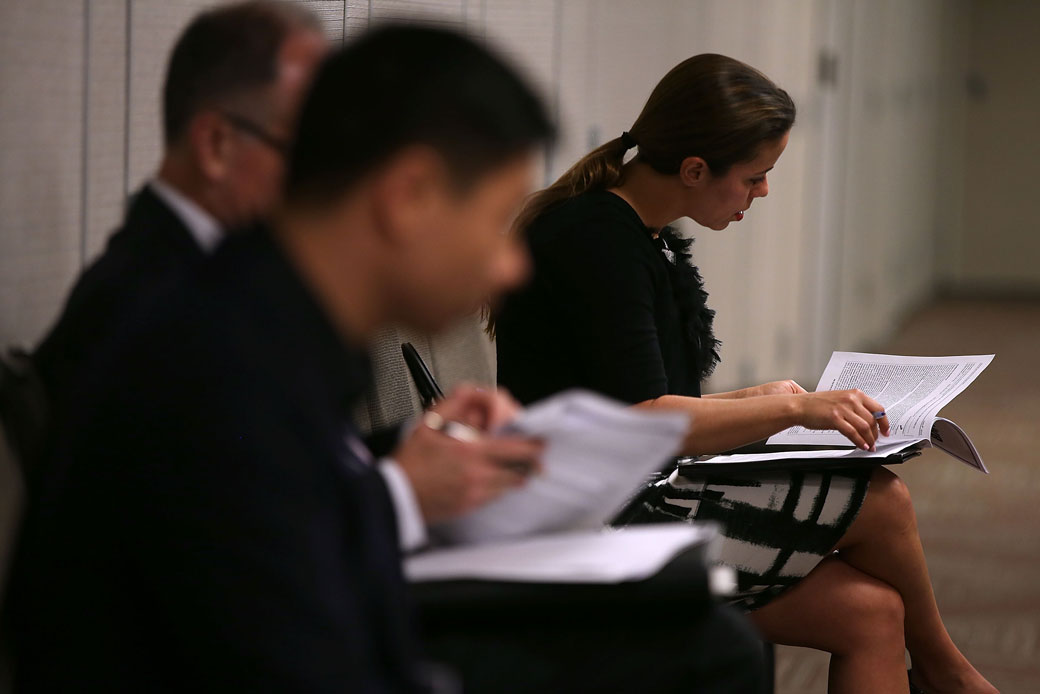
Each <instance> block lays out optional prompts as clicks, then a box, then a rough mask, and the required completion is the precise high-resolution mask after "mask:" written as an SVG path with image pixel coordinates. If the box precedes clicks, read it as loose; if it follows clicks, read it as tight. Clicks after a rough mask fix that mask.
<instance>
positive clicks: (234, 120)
mask: <svg viewBox="0 0 1040 694" xmlns="http://www.w3.org/2000/svg"><path fill="white" fill-rule="evenodd" d="M220 115H222V116H224V118H226V119H227V121H228V122H229V123H231V125H232V126H234V127H235V128H236V129H238V130H241V131H242V132H244V133H245V134H247V135H249V136H250V137H253V138H255V139H257V140H259V141H260V142H262V143H264V144H265V145H267V146H268V147H270V148H271V149H273V150H274V151H276V152H278V153H279V154H281V155H283V156H284V155H286V154H288V153H289V143H288V142H287V141H286V140H283V139H282V138H280V137H278V136H276V135H272V134H271V133H269V132H268V131H267V130H265V129H264V128H262V127H261V126H260V125H258V124H256V123H254V122H253V121H251V120H250V119H248V118H246V117H245V116H240V115H238V114H237V113H231V112H230V111H221V112H220Z"/></svg>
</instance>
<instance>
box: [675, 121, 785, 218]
mask: <svg viewBox="0 0 1040 694" xmlns="http://www.w3.org/2000/svg"><path fill="white" fill-rule="evenodd" d="M789 134H790V133H785V134H784V136H783V137H781V138H780V139H778V140H770V141H767V142H765V143H764V144H763V145H762V147H761V149H759V152H758V155H757V156H756V157H755V158H754V159H753V160H751V161H748V162H742V163H738V164H734V165H733V166H731V167H730V169H729V171H727V172H726V173H725V174H724V175H722V176H713V175H711V173H708V174H707V179H706V180H705V182H704V185H703V186H698V187H697V189H696V193H695V197H694V200H693V207H694V209H693V210H691V214H690V215H689V217H690V218H691V219H693V221H695V222H697V223H698V224H700V225H701V226H705V227H708V228H709V229H714V230H716V231H721V230H723V229H725V228H726V227H727V226H729V224H730V222H739V221H740V220H741V219H743V218H744V213H745V212H746V211H747V209H748V208H749V207H751V203H752V202H754V200H755V198H764V197H765V196H766V195H768V194H769V182H768V181H767V179H766V176H767V174H768V173H769V171H770V170H771V169H772V168H773V167H774V166H775V165H776V162H777V160H778V159H779V158H780V155H781V154H783V152H784V148H785V147H787V138H788V135H789Z"/></svg>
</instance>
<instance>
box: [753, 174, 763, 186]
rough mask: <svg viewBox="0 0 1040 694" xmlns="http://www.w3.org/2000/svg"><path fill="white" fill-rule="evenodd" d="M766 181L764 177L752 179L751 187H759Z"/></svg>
mask: <svg viewBox="0 0 1040 694" xmlns="http://www.w3.org/2000/svg"><path fill="white" fill-rule="evenodd" d="M764 180H766V177H765V176H762V177H760V178H752V179H751V185H753V186H757V185H758V184H759V183H761V182H762V181H764Z"/></svg>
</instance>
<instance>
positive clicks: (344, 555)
mask: <svg viewBox="0 0 1040 694" xmlns="http://www.w3.org/2000/svg"><path fill="white" fill-rule="evenodd" d="M551 133H552V127H551V125H550V123H549V120H548V118H547V115H546V113H545V111H544V108H543V107H542V105H541V104H540V103H539V101H538V100H537V98H536V97H535V96H534V95H533V93H532V92H531V91H530V90H529V89H528V88H527V87H526V86H525V85H524V84H523V83H522V82H521V81H520V80H519V79H518V78H517V77H516V75H515V74H514V73H513V72H512V71H511V70H509V69H508V68H507V67H506V66H505V65H504V64H503V63H501V62H500V61H499V60H498V59H497V58H495V57H494V56H493V55H491V54H490V53H488V52H487V51H486V50H485V49H484V48H482V47H480V46H479V45H477V44H476V43H474V42H472V41H470V40H469V39H466V38H463V37H461V36H458V35H456V34H453V33H450V32H445V31H441V30H433V29H420V28H415V27H395V26H388V27H384V28H382V29H379V30H376V31H373V32H370V33H369V34H367V35H365V36H364V37H363V38H361V39H359V40H358V41H356V42H355V43H353V44H351V45H350V46H349V47H347V48H346V49H345V50H343V51H342V52H339V53H337V54H335V55H334V56H332V57H331V58H330V59H329V60H328V61H327V62H326V63H325V64H324V66H323V67H322V68H321V70H320V71H319V73H318V76H317V78H316V81H315V84H314V87H313V91H312V92H311V94H310V96H309V97H308V99H307V102H306V105H305V107H304V109H303V112H302V115H301V117H300V122H299V135H298V136H297V140H296V142H295V145H294V147H293V150H292V154H291V157H290V162H289V167H288V171H287V179H286V194H285V196H284V200H283V203H282V204H281V205H280V206H279V207H278V209H277V210H276V212H275V214H274V215H273V217H272V220H271V222H270V223H269V224H266V225H262V226H259V227H257V228H254V229H252V230H251V232H250V233H246V234H235V235H231V236H230V237H229V239H228V241H227V242H226V243H225V244H224V245H223V246H222V247H221V248H220V249H219V250H218V251H217V252H216V254H215V255H214V257H213V258H212V260H211V261H210V262H209V263H208V264H207V265H206V267H205V268H204V269H203V271H202V272H201V274H200V276H199V278H198V281H197V282H193V283H191V285H190V286H189V287H187V288H182V289H181V290H180V291H177V292H170V293H169V295H168V296H167V297H164V299H165V300H161V301H156V302H153V303H152V304H150V305H149V307H148V308H147V310H142V311H140V312H138V313H137V314H135V317H134V326H135V329H134V330H133V331H131V332H127V333H125V334H124V335H123V336H122V338H121V339H117V340H115V341H113V342H112V343H110V344H109V345H107V346H106V347H105V348H104V349H103V350H102V353H100V354H99V355H98V357H97V359H96V361H95V362H94V363H95V366H94V368H93V369H92V370H91V374H90V382H89V387H87V388H85V389H84V391H83V392H84V400H83V402H81V403H80V408H78V416H77V417H76V418H74V419H73V420H72V421H71V422H70V426H69V428H68V431H67V435H66V437H65V438H64V439H63V442H62V448H61V451H60V454H59V455H58V456H57V457H56V460H55V465H54V466H53V467H52V468H51V469H50V470H49V471H48V472H49V474H48V478H47V479H46V480H44V483H43V484H42V486H41V490H40V499H39V501H40V503H38V504H37V505H36V506H35V508H34V510H33V513H32V514H31V516H30V518H29V520H28V523H27V527H26V532H25V539H24V542H23V551H22V554H21V556H20V562H19V565H18V571H17V573H16V575H15V589H16V590H17V591H18V592H17V602H16V603H15V604H16V607H17V611H18V616H19V617H20V619H18V621H17V626H18V639H17V641H16V643H17V645H18V653H17V655H18V656H19V661H18V666H19V670H18V678H19V683H20V684H21V685H22V686H23V687H24V688H26V689H41V690H55V691H62V690H67V689H76V688H80V687H83V686H87V687H97V688H101V689H104V690H105V691H133V692H138V691H185V690H197V689H213V690H221V691H225V690H236V691H287V692H289V691H291V692H326V691H328V692H333V691H336V692H348V691H349V692H410V691H422V690H424V689H426V688H427V687H428V685H429V680H428V678H427V677H426V676H425V674H424V672H423V669H422V668H421V666H420V662H421V655H420V653H419V648H418V646H417V643H416V638H415V635H414V633H413V629H412V626H411V618H410V608H409V599H408V594H407V590H406V586H405V582H404V579H403V576H402V573H401V556H400V541H399V540H400V538H399V532H400V529H399V527H398V523H397V520H396V518H395V513H394V509H393V504H392V502H391V492H390V490H389V489H388V483H387V480H386V479H385V477H384V476H383V475H381V474H380V473H379V471H378V470H377V469H376V466H375V465H373V461H372V459H371V456H370V454H369V453H368V451H367V450H366V448H365V447H364V445H363V444H362V443H361V441H360V439H359V436H358V432H357V429H356V427H355V425H354V423H353V422H352V421H351V417H350V405H351V403H352V402H353V401H355V400H356V399H357V398H358V397H359V396H360V395H361V393H362V391H363V390H364V388H365V387H366V385H367V383H368V381H369V368H368V362H367V359H366V357H365V353H364V346H365V343H366V341H367V340H368V339H369V338H371V336H372V335H373V333H374V332H375V331H376V330H377V329H378V328H380V327H381V326H384V325H387V324H390V323H403V324H406V325H409V326H412V327H414V328H419V329H423V330H434V329H437V328H439V327H443V326H444V325H446V324H447V323H448V322H449V321H451V320H452V319H454V318H457V317H458V316H460V315H462V314H464V313H467V312H469V311H471V310H473V308H474V307H476V306H478V305H479V304H480V303H481V302H482V301H484V300H485V299H486V298H487V297H489V296H494V295H496V294H499V293H501V292H503V291H505V290H506V289H508V288H510V287H513V286H516V285H517V284H518V283H519V282H521V281H522V280H523V279H524V278H525V276H526V274H527V270H528V260H527V257H526V255H525V252H524V251H523V249H522V246H521V245H520V243H519V242H518V240H517V239H516V238H515V237H514V236H512V235H510V234H507V233H506V231H507V229H508V227H509V224H510V222H511V220H512V219H513V217H514V215H515V213H516V211H517V209H518V207H519V206H520V204H521V202H522V201H523V199H524V197H525V196H526V194H527V193H528V192H529V189H530V186H531V183H532V179H533V175H534V169H535V166H534V160H535V158H534V154H535V152H536V150H537V148H538V147H539V146H540V145H541V144H542V143H544V142H545V141H546V140H547V139H548V138H549V137H550V136H551ZM464 395H465V394H464ZM482 403H484V401H481V400H480V398H479V397H477V396H473V397H472V398H468V397H465V396H463V397H456V398H452V399H449V400H448V401H446V402H445V403H443V404H442V405H440V410H439V411H440V414H441V415H442V416H443V417H444V418H445V419H461V420H466V421H469V422H470V423H471V424H474V425H476V426H478V427H481V428H484V429H487V428H490V427H491V426H492V425H493V424H494V422H493V421H492V419H493V418H492V417H491V416H490V415H488V410H487V409H482V407H481V405H482ZM484 404H486V403H484ZM482 413H483V416H481V414H482ZM438 450H439V451H441V452H442V453H441V454H438V455H447V457H452V456H454V457H455V458H456V459H465V460H469V461H470V462H471V463H472V464H471V465H468V466H447V465H445V466H439V465H438V464H437V460H436V456H431V455H430V451H438ZM445 451H447V452H446V453H445ZM539 452H540V448H539V445H538V444H537V443H535V442H531V441H526V440H523V439H518V438H498V437H485V438H482V439H481V440H480V441H477V442H462V441H454V440H452V439H450V438H449V437H447V436H445V435H444V434H442V433H441V432H439V431H435V430H434V429H431V428H429V427H427V426H426V425H425V424H422V423H420V424H419V425H418V427H417V429H416V431H415V433H414V435H412V436H410V437H408V438H407V439H406V441H405V442H404V443H403V444H402V445H401V446H400V447H399V448H398V450H397V453H396V454H395V457H396V458H397V460H398V463H399V465H400V467H401V468H402V469H403V470H404V471H405V473H406V474H408V475H409V476H413V475H414V477H412V479H413V481H414V480H416V479H424V478H423V475H426V476H427V477H426V478H425V479H426V482H425V483H421V484H416V488H417V489H423V490H430V489H439V490H440V491H439V493H436V494H433V493H431V494H420V495H419V496H420V498H419V500H418V503H419V505H420V506H421V507H422V509H423V514H424V516H425V517H426V519H427V520H428V521H434V520H437V519H438V518H444V517H450V516H453V515H457V514H458V513H461V512H463V511H465V510H466V509H467V508H469V507H472V506H475V505H479V504H480V503H483V502H485V501H486V500H487V499H488V498H490V497H491V496H493V495H494V494H496V493H500V492H501V491H502V490H504V489H506V488H509V487H511V486H514V485H516V484H517V483H519V481H520V480H518V479H517V473H516V472H515V471H514V469H513V468H512V467H511V466H510V465H507V464H506V463H508V462H511V461H515V460H535V459H536V458H537V457H538V454H539ZM487 461H498V462H500V463H502V464H487ZM473 476H480V477H482V478H483V481H482V482H481V483H480V484H478V485H474V484H472V479H469V478H472V477H473ZM460 490H462V491H465V490H470V491H469V492H467V493H463V494H461V495H460V493H459V492H460ZM445 500H449V501H448V502H446V501H445ZM680 599H681V598H680ZM731 620H732V617H729V616H723V617H720V616H719V613H717V612H709V616H708V617H706V618H705V621H704V622H701V623H697V624H691V625H685V624H681V625H678V626H675V625H671V624H662V625H657V624H648V625H647V631H649V632H652V633H653V634H655V635H656V637H655V638H647V639H646V641H645V643H643V642H641V640H640V638H639V637H638V636H633V637H631V638H628V639H627V641H625V640H622V639H619V638H617V636H618V635H614V638H611V639H606V640H603V641H597V640H596V634H595V631H594V630H589V631H588V632H587V633H585V632H580V631H579V632H576V634H577V639H575V640H581V639H582V638H585V639H588V640H589V643H585V644H582V643H575V644H573V646H574V648H573V650H567V649H563V650H560V651H558V652H550V653H546V652H545V650H544V649H542V652H540V653H539V657H541V658H547V659H548V660H547V661H546V662H549V661H551V662H552V664H553V667H554V668H555V669H556V670H561V671H566V672H568V678H567V680H566V681H568V682H574V683H577V687H578V689H577V690H579V691H580V690H581V684H580V683H581V682H589V683H594V682H600V683H602V682H607V683H609V685H610V687H611V688H612V689H613V690H614V691H648V692H652V691H753V690H752V689H751V688H752V687H754V686H755V684H756V683H757V681H758V673H757V671H756V669H755V668H756V667H757V665H758V664H757V662H756V661H755V659H754V655H753V653H754V649H755V642H754V640H753V639H752V638H751V637H750V636H749V634H748V632H747V631H746V630H745V629H746V628H745V627H743V626H742V624H740V623H738V622H735V621H731ZM706 628H708V629H717V631H712V632H706ZM552 636H553V635H552V634H546V641H547V643H554V644H563V643H564V642H563V641H558V640H557V641H553V640H552ZM665 637H668V638H665ZM712 639H715V640H717V641H718V642H719V643H720V644H721V645H718V644H715V645H712V644H711V640H712ZM597 644H599V646H600V647H597ZM491 647H492V649H493V644H491ZM662 651H664V652H662ZM477 652H479V653H482V654H483V655H482V657H484V656H486V654H487V653H488V652H489V651H488V649H487V647H485V649H484V650H483V651H479V650H478V651H477ZM572 655H573V656H574V659H573V661H571V660H569V659H570V658H571V657H572ZM55 658H57V659H58V661H59V662H58V663H57V664H56V663H55ZM744 658H748V659H749V660H748V661H747V666H746V667H744V668H743V670H744V671H743V672H730V670H732V669H733V666H734V663H736V664H737V666H738V667H740V666H743V665H744V661H743V659H744ZM517 660H519V668H518V669H516V670H513V669H511V668H508V667H507V668H506V669H503V670H501V671H500V672H492V673H491V674H488V672H489V671H488V668H487V667H486V666H485V667H484V668H478V667H476V666H475V664H474V663H473V662H472V661H470V660H467V659H466V658H465V657H460V659H459V660H458V661H456V662H454V663H453V664H455V665H456V667H458V669H459V670H460V671H461V672H462V674H463V675H464V676H466V675H469V674H470V672H473V673H475V679H474V680H472V681H474V682H476V684H474V685H473V687H472V688H471V691H507V690H518V689H519V690H521V691H533V690H534V689H535V688H536V687H542V688H545V687H550V689H549V690H550V691H551V690H553V689H552V688H553V687H555V686H556V685H560V684H561V683H562V682H563V680H561V679H559V678H558V677H557V675H558V673H557V672H555V671H554V672H551V673H549V676H548V678H546V677H544V676H543V674H544V673H542V672H527V671H526V670H525V666H524V663H523V659H517ZM517 660H514V661H512V662H517ZM662 661H663V662H665V663H666V664H664V665H662ZM713 661H714V662H713ZM499 662H500V663H502V664H507V663H509V662H510V661H508V660H503V661H499ZM532 664H534V663H532ZM592 686H595V685H592Z"/></svg>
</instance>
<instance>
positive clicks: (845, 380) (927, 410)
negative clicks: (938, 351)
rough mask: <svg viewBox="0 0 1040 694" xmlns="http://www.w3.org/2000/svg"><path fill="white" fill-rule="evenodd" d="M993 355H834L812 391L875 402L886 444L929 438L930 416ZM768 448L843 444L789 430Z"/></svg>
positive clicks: (833, 437)
mask: <svg viewBox="0 0 1040 694" xmlns="http://www.w3.org/2000/svg"><path fill="white" fill-rule="evenodd" d="M991 361H993V355H992V354H988V355H976V356H964V357H901V356H896V355H891V354H863V353H860V352H835V353H834V354H832V355H831V360H830V362H829V363H828V364H827V368H826V369H824V372H823V376H821V377H820V383H819V384H818V385H817V386H816V390H817V391H823V390H848V389H851V388H859V389H860V390H862V391H863V392H864V393H866V394H867V395H869V396H870V397H872V398H874V399H875V400H877V401H878V402H879V403H880V404H881V405H882V406H883V407H884V408H885V413H886V414H887V415H888V421H889V424H890V426H891V435H890V437H889V438H888V439H887V441H923V440H928V439H929V438H930V436H931V431H932V425H933V424H934V423H935V420H936V415H938V414H939V410H941V409H942V408H943V406H944V405H946V404H947V403H948V402H950V401H951V400H953V399H954V398H955V397H957V395H958V394H960V393H961V392H962V391H963V390H964V389H965V388H967V387H968V386H969V385H970V384H971V382H972V381H974V380H975V379H976V378H977V377H978V375H979V374H980V373H982V371H983V369H985V368H986V367H987V366H989V363H990V362H991ZM767 443H770V444H811V445H821V446H842V445H849V440H848V439H847V438H845V437H844V436H843V435H841V434H840V433H838V432H837V431H833V430H830V431H813V430H811V429H806V428H804V427H792V428H790V429H786V430H784V431H782V432H780V433H779V434H776V435H774V436H771V437H770V438H769V440H768V442H767Z"/></svg>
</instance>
